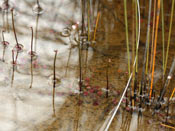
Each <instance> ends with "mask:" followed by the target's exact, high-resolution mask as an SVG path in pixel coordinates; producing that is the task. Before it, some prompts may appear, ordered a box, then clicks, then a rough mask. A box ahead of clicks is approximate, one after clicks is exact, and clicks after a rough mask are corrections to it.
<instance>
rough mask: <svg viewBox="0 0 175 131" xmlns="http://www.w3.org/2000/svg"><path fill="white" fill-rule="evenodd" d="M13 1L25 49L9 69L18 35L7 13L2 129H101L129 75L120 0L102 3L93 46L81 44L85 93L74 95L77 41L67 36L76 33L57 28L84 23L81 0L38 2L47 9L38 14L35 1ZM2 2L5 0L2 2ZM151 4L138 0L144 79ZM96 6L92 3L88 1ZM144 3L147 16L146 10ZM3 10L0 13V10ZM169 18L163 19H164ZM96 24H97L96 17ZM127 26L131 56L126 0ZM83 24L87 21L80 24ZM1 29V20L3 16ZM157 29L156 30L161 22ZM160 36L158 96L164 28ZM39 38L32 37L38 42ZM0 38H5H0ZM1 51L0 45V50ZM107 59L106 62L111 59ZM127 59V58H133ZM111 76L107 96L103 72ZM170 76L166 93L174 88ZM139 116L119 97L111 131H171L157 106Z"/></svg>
mask: <svg viewBox="0 0 175 131" xmlns="http://www.w3.org/2000/svg"><path fill="white" fill-rule="evenodd" d="M12 3H13V5H14V6H15V10H16V11H15V16H14V17H15V27H16V32H17V38H18V42H19V43H21V44H23V45H24V51H23V52H22V53H20V54H19V57H18V59H17V67H16V70H15V71H14V72H13V70H12V64H11V62H12V53H11V50H12V49H13V47H14V46H15V44H16V43H15V38H14V34H13V31H12V30H11V29H12V24H11V14H8V17H9V21H8V22H9V27H10V29H9V32H8V31H6V32H5V33H4V36H5V40H6V41H8V42H9V43H10V45H9V47H8V48H7V49H6V52H5V62H0V65H1V66H0V71H1V73H0V76H1V77H0V111H1V113H0V116H1V117H0V125H1V126H0V130H1V131H15V130H18V131H35V130H36V131H38V130H39V131H44V130H45V131H54V130H58V131H74V130H79V131H93V130H95V131H96V130H100V131H103V130H104V128H105V125H106V123H107V122H108V118H109V117H110V115H111V113H112V111H113V108H114V107H115V106H116V105H117V103H118V101H119V99H120V96H121V93H122V91H123V89H124V88H125V86H126V83H127V80H128V72H127V69H128V67H127V51H126V42H125V26H124V17H123V15H124V13H123V12H124V11H123V2H122V1H121V0H116V1H114V0H102V1H100V6H99V9H100V12H101V16H100V20H99V26H98V30H97V34H96V44H93V45H90V46H89V47H88V48H86V46H84V47H82V48H83V49H82V51H81V56H82V60H81V62H82V72H83V75H82V78H83V87H82V90H83V93H81V94H79V54H78V50H79V48H78V45H77V44H76V42H75V41H74V40H73V39H72V37H73V34H74V33H77V32H76V30H73V31H71V36H70V38H68V37H63V36H62V35H61V33H60V32H62V31H63V30H64V28H67V27H71V26H72V24H76V23H77V22H79V23H81V3H80V2H79V1H76V0H75V1H71V0H64V1H54V0H44V1H40V3H41V6H42V7H43V9H44V12H43V14H42V15H40V16H37V15H35V14H34V12H33V11H32V8H33V7H34V5H35V2H34V1H29V0H18V1H17V0H16V1H12ZM1 4H2V2H1ZM147 4H148V3H146V4H144V3H142V2H141V13H142V19H141V21H142V23H141V39H140V50H139V74H138V76H139V77H138V79H139V80H141V77H140V76H141V71H142V60H143V52H144V46H145V41H146V40H145V39H146V25H147V10H148V5H147ZM93 5H94V8H95V7H96V6H97V3H96V2H94V3H93ZM168 6H169V5H168V3H167V4H165V14H166V15H165V16H166V18H165V20H166V22H167V24H166V26H165V28H166V29H165V30H166V33H165V37H166V40H165V42H166V43H167V37H168V32H167V30H168V27H169V24H168V22H169V19H168V18H169V17H168V16H169V15H168V14H169V13H170V11H168V10H167V9H168ZM144 8H145V14H144V15H145V17H143V12H144V11H143V9H144ZM1 14H2V11H1ZM96 15H97V12H96V9H95V10H94V12H93V13H92V16H94V18H93V17H92V21H91V22H92V23H91V30H90V31H91V37H93V31H94V25H95V24H94V22H95V18H96ZM167 17H168V18H167ZM93 21H94V22H93ZM174 22H175V20H174ZM128 23H129V30H130V31H129V42H130V54H132V52H131V51H132V11H131V2H128ZM85 24H86V25H87V22H86V23H85ZM0 26H1V29H3V21H2V19H0ZM31 26H32V27H33V29H34V49H35V51H36V52H37V54H38V57H37V60H36V61H34V66H33V84H32V88H29V87H30V85H31V64H30V55H29V54H28V52H29V51H30V43H31V30H30V27H31ZM160 28H161V27H160ZM174 29H175V27H174V26H173V30H172V39H171V45H170V53H169V59H168V71H169V68H170V66H171V63H172V60H173V57H174V56H175V46H174V44H173V43H174V42H175V37H174V36H175V30H174ZM159 33H160V34H159V36H158V47H157V57H156V69H155V88H156V94H159V92H160V88H161V87H162V84H161V79H162V44H161V29H160V31H159ZM36 38H37V39H36ZM1 40H2V38H1ZM0 50H1V51H2V50H3V48H2V46H1V47H0ZM54 50H58V56H57V61H56V76H57V78H58V80H60V82H58V83H56V84H57V85H56V91H55V106H53V104H52V102H53V101H52V90H53V83H52V77H53V62H54V55H55V52H54ZM109 59H110V60H111V62H110V63H109V64H107V63H108V61H109ZM131 59H132V58H131ZM107 69H108V74H109V97H108V98H106V86H107V84H106V71H107ZM174 84H175V79H172V81H171V83H170V85H169V87H168V92H167V94H166V95H167V96H169V94H170V93H171V91H172V89H173V88H174ZM174 107H175V105H174V101H172V103H171V104H170V111H169V112H170V115H171V118H170V119H169V120H168V122H170V123H173V124H174V123H175V118H174V115H175V112H174ZM144 108H145V109H146V110H145V111H144V112H143V113H142V115H139V114H138V111H134V112H133V113H131V112H130V111H126V110H125V103H124V102H123V103H122V105H121V107H120V110H119V112H118V113H117V115H116V116H115V119H114V121H113V122H112V125H111V127H110V129H109V130H110V131H114V130H116V131H118V130H122V131H125V130H130V131H135V130H138V131H140V130H141V131H142V130H143V131H147V130H150V131H151V130H153V131H154V130H160V131H161V130H170V129H168V128H165V127H162V126H161V122H164V121H165V118H164V117H165V112H164V111H161V112H160V113H157V114H156V115H154V116H152V112H153V107H149V108H147V107H146V106H145V107H144Z"/></svg>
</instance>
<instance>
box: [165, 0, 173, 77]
mask: <svg viewBox="0 0 175 131" xmlns="http://www.w3.org/2000/svg"><path fill="white" fill-rule="evenodd" d="M173 13H174V0H172V7H171V18H170V28H169V35H168V45H167V52H166V59H165V68H164V75H165V73H166V68H167V61H168V53H169V47H170V40H171V32H172V23H173Z"/></svg>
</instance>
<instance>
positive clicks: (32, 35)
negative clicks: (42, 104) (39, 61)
mask: <svg viewBox="0 0 175 131" xmlns="http://www.w3.org/2000/svg"><path fill="white" fill-rule="evenodd" d="M31 32H32V38H31V51H30V52H31V54H30V55H31V63H30V64H31V83H30V88H32V84H33V28H32V27H31Z"/></svg>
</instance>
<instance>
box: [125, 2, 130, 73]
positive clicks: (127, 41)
mask: <svg viewBox="0 0 175 131" xmlns="http://www.w3.org/2000/svg"><path fill="white" fill-rule="evenodd" d="M124 14H125V31H126V46H127V54H128V74H129V76H130V74H131V71H130V52H129V38H128V18H127V2H126V0H124Z"/></svg>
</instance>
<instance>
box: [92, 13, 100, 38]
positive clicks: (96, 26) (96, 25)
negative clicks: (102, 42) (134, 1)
mask: <svg viewBox="0 0 175 131" xmlns="http://www.w3.org/2000/svg"><path fill="white" fill-rule="evenodd" d="M99 18H100V12H98V14H97V20H96V24H95V30H94V39H93V41H95V40H96V32H97V28H98V21H99Z"/></svg>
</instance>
